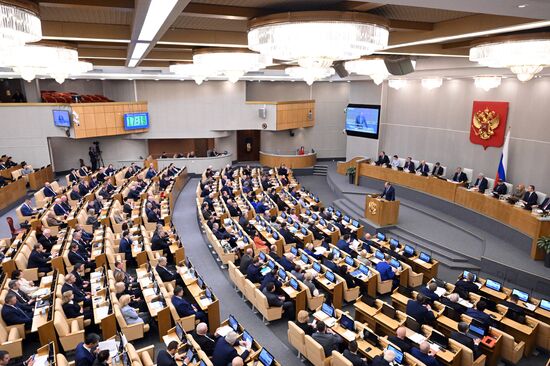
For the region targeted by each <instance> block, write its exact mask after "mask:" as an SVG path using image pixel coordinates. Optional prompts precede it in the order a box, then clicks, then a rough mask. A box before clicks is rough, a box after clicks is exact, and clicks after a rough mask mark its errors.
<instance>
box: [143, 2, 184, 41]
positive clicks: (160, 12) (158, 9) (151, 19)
mask: <svg viewBox="0 0 550 366" xmlns="http://www.w3.org/2000/svg"><path fill="white" fill-rule="evenodd" d="M177 3H178V2H177V0H154V1H151V2H150V4H149V9H147V15H146V16H145V20H144V21H143V24H142V27H141V31H140V33H139V36H138V39H139V40H140V41H148V42H150V41H152V40H153V38H155V36H156V35H157V33H158V31H159V30H160V27H161V26H162V25H163V24H164V21H165V20H166V18H168V15H170V12H171V11H172V9H174V6H176V4H177Z"/></svg>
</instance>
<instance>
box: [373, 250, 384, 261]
mask: <svg viewBox="0 0 550 366" xmlns="http://www.w3.org/2000/svg"><path fill="white" fill-rule="evenodd" d="M374 256H375V257H376V258H378V259H380V260H384V253H382V252H381V251H379V250H377V251H376V253H374Z"/></svg>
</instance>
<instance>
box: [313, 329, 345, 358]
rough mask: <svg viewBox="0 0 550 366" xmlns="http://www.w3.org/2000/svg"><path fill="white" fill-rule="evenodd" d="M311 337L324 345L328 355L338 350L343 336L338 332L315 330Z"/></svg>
mask: <svg viewBox="0 0 550 366" xmlns="http://www.w3.org/2000/svg"><path fill="white" fill-rule="evenodd" d="M311 337H312V338H313V339H315V341H316V342H317V343H319V344H320V345H321V347H323V350H324V351H325V356H326V357H328V356H330V355H331V354H332V351H334V350H338V345H339V344H340V343H342V338H341V337H340V336H339V335H338V334H328V333H319V332H315V333H313V335H312V336H311Z"/></svg>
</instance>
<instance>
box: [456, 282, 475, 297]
mask: <svg viewBox="0 0 550 366" xmlns="http://www.w3.org/2000/svg"><path fill="white" fill-rule="evenodd" d="M455 292H456V293H457V294H459V295H460V297H462V298H463V299H465V298H467V297H468V294H469V293H470V292H473V293H478V292H479V288H478V287H477V285H476V284H475V283H473V282H468V281H465V280H459V281H457V282H456V283H455Z"/></svg>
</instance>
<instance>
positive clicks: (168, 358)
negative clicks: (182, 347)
mask: <svg viewBox="0 0 550 366" xmlns="http://www.w3.org/2000/svg"><path fill="white" fill-rule="evenodd" d="M178 346H179V343H178V341H172V342H170V343H168V346H167V347H166V351H165V350H163V349H161V350H160V351H159V352H158V353H157V366H177V365H178V363H177V362H176V360H177V361H184V362H183V364H184V365H187V363H188V362H189V360H184V358H185V355H184V354H179V353H178ZM185 361H187V362H185Z"/></svg>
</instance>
